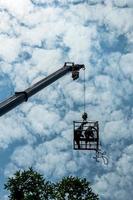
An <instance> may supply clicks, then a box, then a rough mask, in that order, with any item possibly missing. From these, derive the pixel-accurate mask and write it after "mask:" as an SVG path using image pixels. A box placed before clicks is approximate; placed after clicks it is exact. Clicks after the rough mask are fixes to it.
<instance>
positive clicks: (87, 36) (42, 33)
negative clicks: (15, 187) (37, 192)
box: [0, 0, 133, 200]
mask: <svg viewBox="0 0 133 200" xmlns="http://www.w3.org/2000/svg"><path fill="white" fill-rule="evenodd" d="M132 19H133V1H132V0H0V101H3V100H4V99H6V98H7V97H8V96H10V95H12V94H14V92H15V91H22V90H24V89H25V88H27V87H29V86H30V85H32V84H33V83H35V82H37V81H38V80H40V79H41V78H44V77H46V76H47V75H49V74H50V73H52V72H54V71H56V70H57V69H59V68H60V67H62V66H63V64H64V62H66V61H73V62H75V63H84V64H85V65H86V86H87V89H86V101H87V105H86V111H87V113H88V116H89V119H90V120H98V121H99V124H100V138H101V143H102V148H103V149H104V150H105V151H106V152H107V155H108V157H109V164H108V166H105V165H104V164H103V163H102V162H100V163H96V162H95V160H94V159H93V158H92V157H93V154H90V153H89V152H78V151H74V150H73V147H72V137H73V132H72V128H73V120H80V119H81V115H82V112H83V99H82V97H83V71H81V72H80V79H79V80H77V81H75V82H74V81H72V79H71V75H70V74H68V75H66V76H65V77H63V78H61V79H60V80H58V81H56V82H55V83H54V84H52V85H50V86H49V87H48V88H46V89H44V90H43V91H41V92H39V93H38V94H37V95H35V96H34V97H32V98H30V99H29V101H28V102H27V103H24V104H22V105H21V106H19V107H17V108H16V109H14V110H13V111H11V112H9V113H8V114H6V115H4V116H2V117H1V118H0V199H1V200H3V199H7V197H6V196H7V194H6V193H5V192H4V190H3V185H4V182H5V181H6V178H7V177H8V176H11V175H12V174H13V173H14V172H15V171H16V170H18V169H27V168H28V167H29V166H33V167H34V169H35V170H37V171H39V172H40V173H42V174H43V175H44V177H46V178H47V179H48V180H51V181H56V180H58V179H60V178H61V177H63V176H67V175H74V176H80V177H86V178H87V179H88V180H89V181H90V182H91V183H92V186H93V188H94V190H95V191H96V192H97V193H98V194H99V195H100V197H101V199H102V200H115V199H117V200H130V199H131V197H132V196H133V190H132V185H133V167H132V166H133V156H132V155H133V143H132V140H133V134H132V130H133V67H132V63H133V32H132V31H133V22H132V21H133V20H132Z"/></svg>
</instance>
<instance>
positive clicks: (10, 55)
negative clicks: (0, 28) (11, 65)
mask: <svg viewBox="0 0 133 200" xmlns="http://www.w3.org/2000/svg"><path fill="white" fill-rule="evenodd" d="M0 44H1V45H0V56H1V57H2V58H3V59H4V60H6V61H7V62H11V61H13V60H14V59H15V58H16V57H17V55H18V51H19V48H20V41H19V39H16V38H8V37H7V36H1V37H0Z"/></svg>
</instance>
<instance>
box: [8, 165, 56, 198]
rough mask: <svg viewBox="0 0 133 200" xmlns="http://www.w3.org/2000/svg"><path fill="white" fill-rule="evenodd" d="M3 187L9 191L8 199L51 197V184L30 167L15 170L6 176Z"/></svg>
mask: <svg viewBox="0 0 133 200" xmlns="http://www.w3.org/2000/svg"><path fill="white" fill-rule="evenodd" d="M5 189H7V190H9V191H10V195H9V199H10V200H48V199H51V198H52V191H53V188H52V184H51V183H50V182H48V181H46V180H45V179H44V178H43V176H42V175H41V174H39V173H37V172H35V171H33V169H32V168H29V170H27V171H25V170H24V171H22V172H21V171H17V172H16V173H15V174H14V177H12V178H8V181H7V183H6V184H5Z"/></svg>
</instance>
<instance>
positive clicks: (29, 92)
mask: <svg viewBox="0 0 133 200" xmlns="http://www.w3.org/2000/svg"><path fill="white" fill-rule="evenodd" d="M80 69H85V66H84V64H74V63H73V62H65V64H64V66H63V67H62V68H60V69H59V70H57V71H56V72H54V73H52V74H51V75H49V76H47V77H46V78H44V79H42V80H40V81H38V82H37V83H35V84H34V85H32V86H31V87H29V88H27V89H26V90H24V91H20V92H15V94H14V95H13V96H11V97H9V98H8V99H6V100H5V101H3V102H1V103H0V116H2V115H4V114H6V113H7V112H9V111H10V110H12V109H14V108H15V107H17V106H18V105H20V104H21V103H23V102H26V101H28V99H29V97H31V96H33V95H34V94H36V93H37V92H39V91H40V90H42V89H43V88H45V87H47V86H48V85H50V84H52V83H53V82H55V81H56V80H58V79H59V78H61V77H62V76H64V75H65V74H67V73H69V72H72V78H73V80H76V79H78V78H79V70H80ZM84 79H85V76H84ZM84 81H85V80H84ZM82 118H83V121H74V122H73V125H74V131H73V132H74V140H73V146H74V149H75V150H94V151H96V160H98V159H99V158H102V159H103V161H104V163H108V160H107V158H106V157H105V153H104V152H102V151H101V149H100V148H99V126H98V122H97V121H96V122H95V121H94V122H92V121H87V113H86V112H85V82H84V114H83V116H82Z"/></svg>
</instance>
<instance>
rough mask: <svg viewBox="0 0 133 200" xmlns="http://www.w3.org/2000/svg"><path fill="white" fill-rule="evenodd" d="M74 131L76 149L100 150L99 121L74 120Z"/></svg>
mask: <svg viewBox="0 0 133 200" xmlns="http://www.w3.org/2000/svg"><path fill="white" fill-rule="evenodd" d="M73 133H74V136H73V147H74V149H75V150H95V151H98V150H99V125H98V121H74V122H73Z"/></svg>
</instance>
